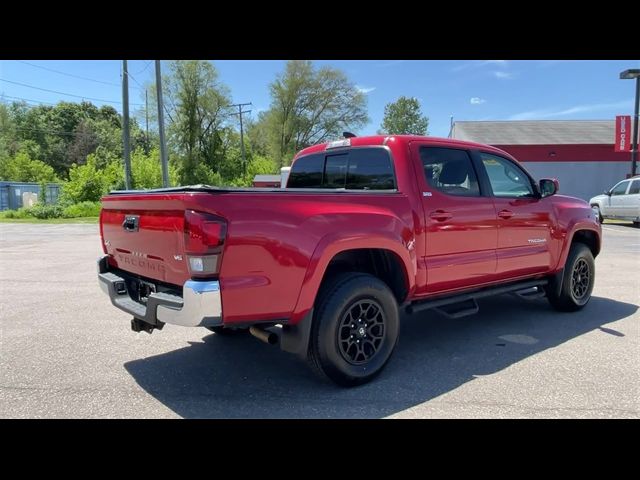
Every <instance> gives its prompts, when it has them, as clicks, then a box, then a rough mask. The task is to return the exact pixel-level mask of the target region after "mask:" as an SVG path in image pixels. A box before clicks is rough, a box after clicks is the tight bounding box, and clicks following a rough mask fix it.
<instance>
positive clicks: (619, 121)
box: [615, 115, 632, 152]
mask: <svg viewBox="0 0 640 480" xmlns="http://www.w3.org/2000/svg"><path fill="white" fill-rule="evenodd" d="M631 131H632V130H631V117H630V116H629V115H618V116H617V117H616V140H615V144H616V145H615V149H616V152H629V151H631Z"/></svg>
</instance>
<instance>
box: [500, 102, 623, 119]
mask: <svg viewBox="0 0 640 480" xmlns="http://www.w3.org/2000/svg"><path fill="white" fill-rule="evenodd" d="M632 107H633V100H632V99H629V100H624V101H622V102H614V103H591V104H586V105H576V106H575V107H571V108H565V109H564V110H553V109H550V108H546V109H541V110H530V111H528V112H520V113H515V114H513V115H511V116H510V117H509V120H543V119H545V118H554V117H565V116H567V115H574V114H576V113H592V112H603V111H611V110H622V109H629V110H631V108H632Z"/></svg>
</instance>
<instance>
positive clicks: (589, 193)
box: [522, 162, 631, 201]
mask: <svg viewBox="0 0 640 480" xmlns="http://www.w3.org/2000/svg"><path fill="white" fill-rule="evenodd" d="M522 165H523V166H524V168H526V169H527V171H528V172H529V173H531V175H533V177H534V178H535V179H536V180H540V179H541V178H557V179H558V181H559V182H560V192H559V193H561V194H562V195H570V196H572V197H578V198H582V199H583V200H586V201H589V199H590V198H591V197H595V196H596V195H600V194H601V193H602V192H603V191H604V190H608V189H609V188H611V187H613V186H614V185H615V184H616V183H618V182H619V181H620V180H624V179H625V178H626V175H627V174H628V173H630V172H631V165H630V162H522Z"/></svg>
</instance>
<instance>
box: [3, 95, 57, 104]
mask: <svg viewBox="0 0 640 480" xmlns="http://www.w3.org/2000/svg"><path fill="white" fill-rule="evenodd" d="M0 97H2V98H4V97H6V98H12V99H14V100H23V101H25V102H32V103H37V104H43V103H44V104H46V105H56V104H55V103H51V102H45V101H42V100H33V99H31V98H22V97H12V96H11V95H4V94H2V95H0Z"/></svg>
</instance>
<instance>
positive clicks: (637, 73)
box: [620, 68, 640, 177]
mask: <svg viewBox="0 0 640 480" xmlns="http://www.w3.org/2000/svg"><path fill="white" fill-rule="evenodd" d="M620 78H621V79H622V80H633V79H635V81H636V101H635V109H634V114H633V118H634V121H633V138H632V139H631V176H632V177H635V175H636V164H637V160H636V159H637V157H638V120H640V119H639V118H638V117H639V116H640V114H639V111H640V68H632V69H630V70H625V71H624V72H621V73H620Z"/></svg>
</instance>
